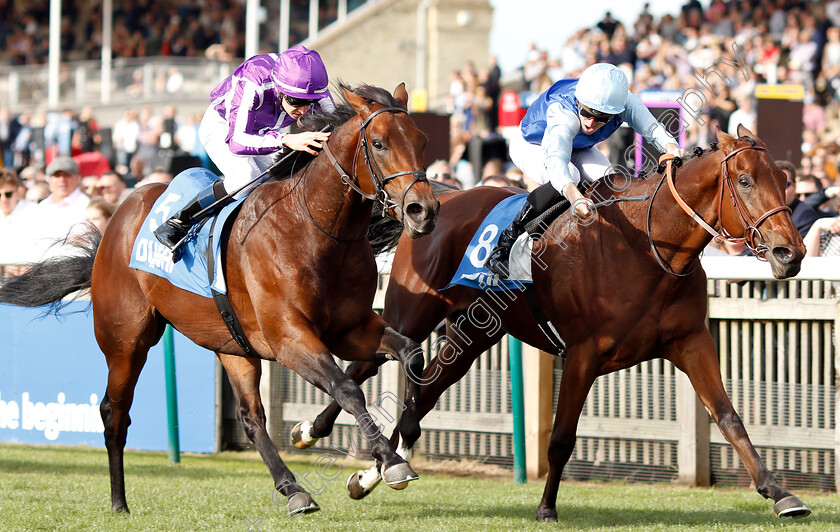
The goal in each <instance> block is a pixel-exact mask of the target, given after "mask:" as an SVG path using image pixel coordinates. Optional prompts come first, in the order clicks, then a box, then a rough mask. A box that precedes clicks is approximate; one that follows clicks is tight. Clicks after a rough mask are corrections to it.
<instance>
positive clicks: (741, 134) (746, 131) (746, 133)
mask: <svg viewBox="0 0 840 532" xmlns="http://www.w3.org/2000/svg"><path fill="white" fill-rule="evenodd" d="M738 136H739V137H749V138H751V139H753V140H754V141H755V142H756V143H757V144H760V145H761V146H764V147H765V148H766V147H767V145H766V144H764V142H762V140H761V139H760V138H758V135H756V134H755V133H753V132H752V131H750V130H749V129H747V128H745V127H744V124H740V123H739V124H738Z"/></svg>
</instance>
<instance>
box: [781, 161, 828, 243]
mask: <svg viewBox="0 0 840 532" xmlns="http://www.w3.org/2000/svg"><path fill="white" fill-rule="evenodd" d="M776 166H778V167H779V168H780V169H781V170H782V171H783V172H784V173H785V176H786V178H787V183H786V185H785V204H786V205H787V206H788V207H790V210H791V218H793V223H794V224H795V225H796V229H797V230H798V231H799V234H800V235H802V236H805V235H806V234H807V233H808V229H810V228H811V226H812V225H813V224H814V222H815V221H817V220H818V219H820V218H824V217H825V216H826V215H825V214H823V213H821V212H819V211H817V210H816V209H814V208H813V207H811V206H810V205H807V204H805V203H803V202H801V201H800V200H799V199H798V198H797V197H796V188H795V184H796V167H795V166H793V164H792V163H790V162H789V161H776Z"/></svg>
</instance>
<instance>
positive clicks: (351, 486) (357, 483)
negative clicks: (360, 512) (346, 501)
mask: <svg viewBox="0 0 840 532" xmlns="http://www.w3.org/2000/svg"><path fill="white" fill-rule="evenodd" d="M363 474H364V471H356V472H355V473H353V474H352V475H350V478H348V479H347V494H348V495H350V498H351V499H353V500H356V501H358V500H360V499H364V498H365V497H367V495H368V493H370V490H369V489H365V488H363V487H362V483H361V479H362V475H363Z"/></svg>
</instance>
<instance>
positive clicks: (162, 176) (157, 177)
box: [135, 167, 172, 188]
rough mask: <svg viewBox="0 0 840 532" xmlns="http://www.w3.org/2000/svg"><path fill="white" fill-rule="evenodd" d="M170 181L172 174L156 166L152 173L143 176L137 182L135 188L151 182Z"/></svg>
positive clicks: (164, 182)
mask: <svg viewBox="0 0 840 532" xmlns="http://www.w3.org/2000/svg"><path fill="white" fill-rule="evenodd" d="M171 182H172V174H170V173H169V172H167V171H166V170H164V169H163V168H161V167H157V168H155V169H154V171H153V172H152V173H150V174H149V175H148V176H146V177H145V178H143V180H142V181H140V182H139V183H137V185H136V186H135V188H137V187H142V186H144V185H150V184H152V183H163V184H164V185H168V184H169V183H171Z"/></svg>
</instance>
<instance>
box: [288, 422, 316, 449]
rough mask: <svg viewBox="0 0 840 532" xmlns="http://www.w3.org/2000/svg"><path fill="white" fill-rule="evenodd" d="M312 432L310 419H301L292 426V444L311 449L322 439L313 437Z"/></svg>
mask: <svg viewBox="0 0 840 532" xmlns="http://www.w3.org/2000/svg"><path fill="white" fill-rule="evenodd" d="M311 433H312V423H310V422H309V421H301V422H300V423H298V424H297V425H295V426H294V427H293V428H292V432H291V434H290V436H291V438H292V445H294V446H295V447H297V448H298V449H309V448H310V447H312V446H313V445H314V444H315V442H316V441H318V440H319V439H320V438H313V437H312V436H310V434H311Z"/></svg>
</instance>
